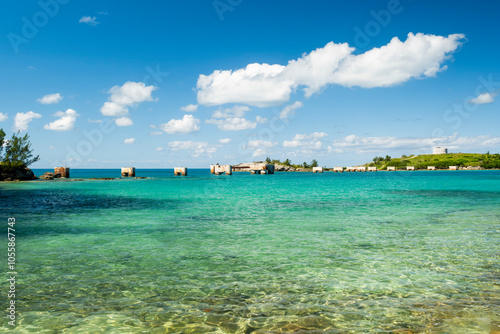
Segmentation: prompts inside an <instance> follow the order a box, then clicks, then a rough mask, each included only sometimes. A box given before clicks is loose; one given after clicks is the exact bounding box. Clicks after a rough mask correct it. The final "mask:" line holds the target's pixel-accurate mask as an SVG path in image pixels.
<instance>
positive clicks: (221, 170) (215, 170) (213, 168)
mask: <svg viewBox="0 0 500 334" xmlns="http://www.w3.org/2000/svg"><path fill="white" fill-rule="evenodd" d="M210 174H215V175H221V174H226V175H232V174H233V166H231V165H219V164H215V165H210Z"/></svg>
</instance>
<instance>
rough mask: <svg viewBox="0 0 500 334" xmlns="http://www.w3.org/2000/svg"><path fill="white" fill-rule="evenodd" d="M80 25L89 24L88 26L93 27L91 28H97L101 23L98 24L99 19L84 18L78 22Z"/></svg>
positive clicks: (93, 17) (92, 17)
mask: <svg viewBox="0 0 500 334" xmlns="http://www.w3.org/2000/svg"><path fill="white" fill-rule="evenodd" d="M78 23H87V24H88V25H91V26H96V25H98V24H99V22H97V18H96V17H95V16H82V17H81V18H80V20H79V21H78Z"/></svg>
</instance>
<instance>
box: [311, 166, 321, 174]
mask: <svg viewBox="0 0 500 334" xmlns="http://www.w3.org/2000/svg"><path fill="white" fill-rule="evenodd" d="M313 173H323V167H313Z"/></svg>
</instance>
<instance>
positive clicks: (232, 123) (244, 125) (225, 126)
mask: <svg viewBox="0 0 500 334" xmlns="http://www.w3.org/2000/svg"><path fill="white" fill-rule="evenodd" d="M205 122H206V123H208V124H213V125H217V127H218V128H219V130H222V131H241V130H247V129H255V128H256V127H257V122H251V121H249V120H247V119H246V118H242V117H233V118H226V119H209V120H207V121H205Z"/></svg>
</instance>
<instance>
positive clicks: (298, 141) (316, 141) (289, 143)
mask: <svg viewBox="0 0 500 334" xmlns="http://www.w3.org/2000/svg"><path fill="white" fill-rule="evenodd" d="M326 136H327V134H326V133H324V132H313V133H311V134H308V133H304V134H296V135H295V136H294V137H293V138H292V140H285V141H284V142H283V147H287V148H299V149H300V150H302V151H303V152H312V151H320V150H322V149H323V142H322V141H321V140H320V139H321V138H323V137H326Z"/></svg>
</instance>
